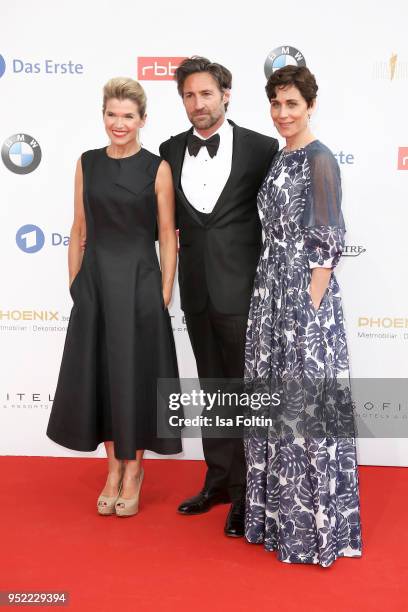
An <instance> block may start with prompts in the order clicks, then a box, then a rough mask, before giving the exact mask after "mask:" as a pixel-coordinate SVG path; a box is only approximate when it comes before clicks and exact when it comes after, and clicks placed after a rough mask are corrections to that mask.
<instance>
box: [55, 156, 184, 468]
mask: <svg viewBox="0 0 408 612" xmlns="http://www.w3.org/2000/svg"><path fill="white" fill-rule="evenodd" d="M81 160H82V170H83V179H84V183H83V184H84V187H83V193H84V207H85V216H86V225H87V242H86V249H85V253H84V257H83V261H82V266H81V269H80V271H79V272H78V275H77V276H76V277H75V279H74V281H73V283H72V285H71V296H72V299H73V302H74V305H73V308H72V311H71V316H70V320H69V325H68V330H67V337H66V340H65V347H64V353H63V358H62V364H61V370H60V374H59V379H58V385H57V389H56V392H55V397H54V403H53V407H52V411H51V416H50V420H49V424H48V429H47V435H48V436H49V437H50V438H51V439H52V440H54V441H55V442H57V443H58V444H61V445H62V446H65V447H68V448H71V449H74V450H78V451H92V450H95V449H96V447H97V446H98V444H99V443H100V442H102V441H107V440H113V441H114V443H115V454H116V457H117V458H118V459H134V458H135V451H136V450H138V449H139V450H141V449H146V450H152V451H155V452H157V453H160V454H171V453H178V452H180V451H181V450H182V447H181V441H180V436H179V435H176V436H175V435H174V431H173V434H172V435H171V436H167V437H159V436H158V434H157V421H158V414H157V404H158V402H157V379H158V378H167V379H175V380H176V381H177V380H178V369H177V358H176V351H175V345H174V338H173V331H172V328H171V323H170V317H169V314H168V311H167V309H165V307H164V302H163V297H162V286H161V272H160V267H159V262H158V259H157V255H156V250H155V232H156V219H157V204H156V196H155V179H156V174H157V170H158V168H159V165H160V162H161V159H160V157H158V156H156V155H153V154H152V153H150V152H149V151H146V150H145V149H141V150H140V151H139V152H138V153H136V154H135V155H131V156H130V157H126V158H123V159H113V158H111V157H109V156H108V155H107V153H106V148H103V149H96V150H93V151H87V152H86V153H83V155H82V158H81ZM177 384H178V383H177ZM159 418H160V417H159Z"/></svg>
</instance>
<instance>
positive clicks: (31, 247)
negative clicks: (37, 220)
mask: <svg viewBox="0 0 408 612" xmlns="http://www.w3.org/2000/svg"><path fill="white" fill-rule="evenodd" d="M16 242H17V246H18V248H19V249H21V250H22V251H24V253H37V251H40V250H41V249H42V248H43V246H44V242H45V236H44V232H43V231H42V229H40V228H39V227H37V225H31V224H28V225H23V227H20V229H19V230H18V231H17V234H16Z"/></svg>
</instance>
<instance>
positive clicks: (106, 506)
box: [96, 468, 124, 516]
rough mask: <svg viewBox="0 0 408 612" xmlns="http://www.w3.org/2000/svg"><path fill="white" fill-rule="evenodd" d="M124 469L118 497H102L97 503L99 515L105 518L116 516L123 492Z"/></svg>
mask: <svg viewBox="0 0 408 612" xmlns="http://www.w3.org/2000/svg"><path fill="white" fill-rule="evenodd" d="M123 471H124V470H123V468H122V475H121V478H120V481H119V487H118V492H117V494H116V495H113V496H108V495H100V496H99V497H98V501H97V503H96V508H97V510H98V513H99V514H102V515H103V516H108V515H110V514H115V504H116V502H117V500H118V498H119V496H120V492H121V490H122V479H123Z"/></svg>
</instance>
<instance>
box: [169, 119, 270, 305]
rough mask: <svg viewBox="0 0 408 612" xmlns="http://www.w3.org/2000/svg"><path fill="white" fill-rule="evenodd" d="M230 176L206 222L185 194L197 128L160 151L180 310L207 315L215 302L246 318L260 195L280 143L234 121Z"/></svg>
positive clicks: (255, 254)
mask: <svg viewBox="0 0 408 612" xmlns="http://www.w3.org/2000/svg"><path fill="white" fill-rule="evenodd" d="M229 123H230V124H231V125H232V126H233V152H232V165H231V173H230V175H229V178H228V180H227V182H226V183H225V186H224V189H223V191H222V192H221V195H220V197H219V198H218V200H217V203H216V205H215V207H214V209H213V211H212V212H211V213H210V214H209V215H208V216H206V218H205V220H203V215H200V213H197V211H196V210H195V208H193V206H191V204H190V203H189V202H188V200H187V198H186V196H185V195H184V192H183V190H182V188H181V171H182V167H183V161H184V155H185V151H186V146H187V137H188V135H189V133H191V132H192V131H193V128H191V129H190V130H188V131H187V132H183V133H182V134H178V135H177V136H172V137H171V138H170V139H169V140H166V142H163V143H162V144H161V145H160V155H161V156H162V158H163V159H165V160H166V161H168V162H169V164H170V166H171V169H172V173H173V181H174V188H175V193H176V221H177V227H178V229H179V242H180V251H179V287H180V298H181V307H182V309H183V310H184V311H185V312H188V313H199V312H202V311H203V310H204V309H205V307H206V306H207V304H208V300H209V299H210V301H211V303H212V305H213V306H214V308H215V309H216V310H217V311H218V312H220V313H223V314H231V315H238V314H239V315H247V314H248V310H249V304H250V299H251V294H252V287H253V282H254V276H255V271H256V267H257V263H258V259H259V254H260V248H261V224H260V221H259V216H258V210H257V193H258V190H259V187H260V186H261V183H262V181H263V179H264V177H265V174H266V172H267V170H268V168H269V166H270V164H271V162H272V159H273V157H274V155H275V153H276V151H277V150H278V141H277V140H275V139H274V138H270V137H268V136H264V135H263V134H259V133H257V132H253V131H252V130H247V129H245V128H242V127H239V126H238V125H236V124H235V123H233V122H232V121H230V122H229Z"/></svg>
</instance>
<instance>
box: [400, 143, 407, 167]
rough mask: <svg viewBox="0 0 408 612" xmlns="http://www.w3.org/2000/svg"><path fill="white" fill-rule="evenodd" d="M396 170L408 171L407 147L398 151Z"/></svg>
mask: <svg viewBox="0 0 408 612" xmlns="http://www.w3.org/2000/svg"><path fill="white" fill-rule="evenodd" d="M398 170H408V147H400V148H399V149H398Z"/></svg>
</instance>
